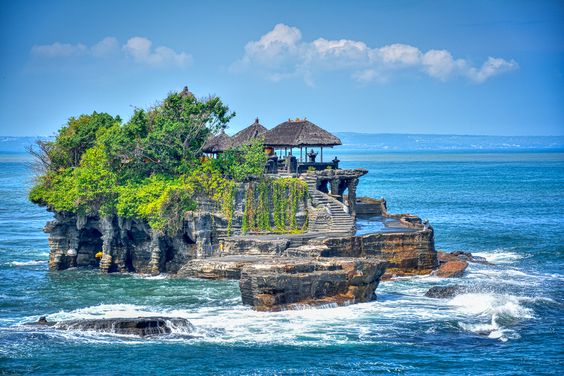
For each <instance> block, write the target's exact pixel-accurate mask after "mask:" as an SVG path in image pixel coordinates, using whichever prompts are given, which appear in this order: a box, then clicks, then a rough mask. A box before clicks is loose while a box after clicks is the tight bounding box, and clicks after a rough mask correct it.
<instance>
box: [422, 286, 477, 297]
mask: <svg viewBox="0 0 564 376" xmlns="http://www.w3.org/2000/svg"><path fill="white" fill-rule="evenodd" d="M466 291H467V289H466V288H465V287H462V286H459V285H452V286H433V287H431V288H430V289H429V291H427V292H426V293H425V296H426V297H428V298H435V299H450V298H453V297H455V296H456V295H458V294H463V293H465V292H466Z"/></svg>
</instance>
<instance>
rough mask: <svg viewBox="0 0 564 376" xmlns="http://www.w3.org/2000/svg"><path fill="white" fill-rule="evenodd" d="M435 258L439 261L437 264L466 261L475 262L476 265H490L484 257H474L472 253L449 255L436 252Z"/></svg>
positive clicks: (453, 253) (458, 252) (452, 253)
mask: <svg viewBox="0 0 564 376" xmlns="http://www.w3.org/2000/svg"><path fill="white" fill-rule="evenodd" d="M437 258H438V260H439V263H444V262H447V261H466V262H475V263H478V264H486V265H492V264H491V263H490V262H488V261H487V260H486V258H485V257H480V256H474V255H473V254H472V253H470V252H464V251H454V252H450V253H447V252H442V251H439V252H437Z"/></svg>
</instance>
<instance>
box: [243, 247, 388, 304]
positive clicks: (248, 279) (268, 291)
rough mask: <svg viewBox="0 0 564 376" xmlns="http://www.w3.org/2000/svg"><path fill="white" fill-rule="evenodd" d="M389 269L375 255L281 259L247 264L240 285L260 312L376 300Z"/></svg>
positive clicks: (246, 300)
mask: <svg viewBox="0 0 564 376" xmlns="http://www.w3.org/2000/svg"><path fill="white" fill-rule="evenodd" d="M385 269H386V262H385V261H383V260H379V259H373V258H367V259H364V258H363V259H360V258H359V259H350V258H334V259H324V260H314V259H297V258H296V259H282V258H281V259H277V260H274V262H271V263H264V262H263V263H258V264H251V265H248V266H245V267H244V268H243V270H242V272H241V280H240V281H239V286H240V288H241V297H242V300H243V304H246V305H251V306H253V307H254V308H255V309H256V310H259V311H272V310H280V309H291V308H293V307H296V306H298V305H304V304H305V305H316V304H327V303H334V304H338V305H342V304H350V303H359V302H367V301H370V300H372V299H373V297H374V291H375V290H376V287H377V286H378V283H379V281H380V277H381V276H382V274H383V273H384V271H385Z"/></svg>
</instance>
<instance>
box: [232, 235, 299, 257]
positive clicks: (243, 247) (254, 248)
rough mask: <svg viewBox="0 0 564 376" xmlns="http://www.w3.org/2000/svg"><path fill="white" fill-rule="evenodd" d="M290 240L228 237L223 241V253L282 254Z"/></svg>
mask: <svg viewBox="0 0 564 376" xmlns="http://www.w3.org/2000/svg"><path fill="white" fill-rule="evenodd" d="M289 245H290V241H289V240H288V239H287V238H280V239H268V240H261V239H254V238H250V237H233V238H226V239H225V240H224V241H223V249H222V251H221V254H222V255H245V254H246V255H280V254H281V253H282V252H283V251H284V250H286V249H287V248H288V246H289Z"/></svg>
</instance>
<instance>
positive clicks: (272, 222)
mask: <svg viewBox="0 0 564 376" xmlns="http://www.w3.org/2000/svg"><path fill="white" fill-rule="evenodd" d="M307 194H308V187H307V184H306V183H305V182H304V181H302V180H300V179H297V178H279V179H267V178H263V179H262V180H259V182H258V183H250V184H249V187H248V189H247V190H246V194H245V208H244V213H243V225H242V229H241V230H242V231H243V232H249V231H268V232H271V231H274V232H279V233H288V232H290V233H299V232H303V231H304V229H303V228H299V227H298V225H297V222H296V214H297V213H298V209H299V207H300V203H304V204H305V200H306V198H307ZM271 210H272V213H271ZM271 214H272V219H271ZM273 226H274V228H273Z"/></svg>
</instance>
